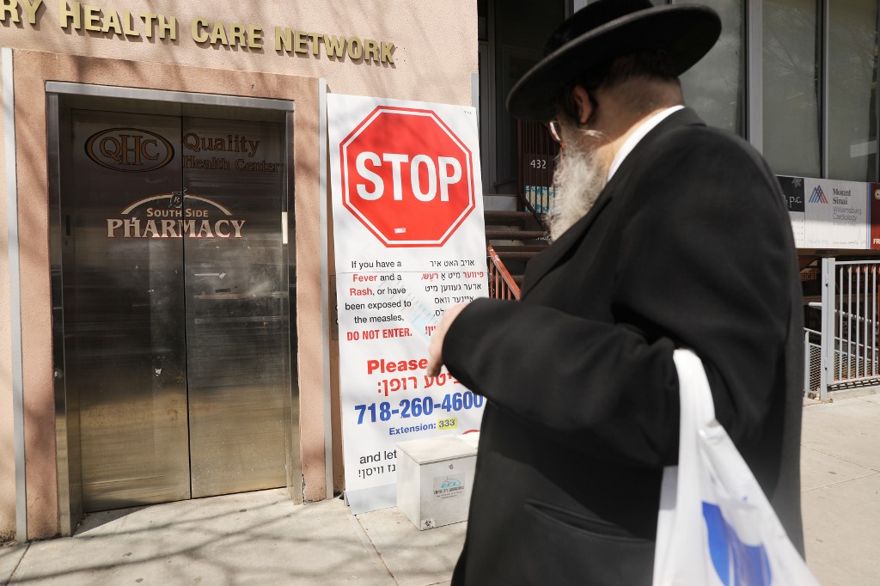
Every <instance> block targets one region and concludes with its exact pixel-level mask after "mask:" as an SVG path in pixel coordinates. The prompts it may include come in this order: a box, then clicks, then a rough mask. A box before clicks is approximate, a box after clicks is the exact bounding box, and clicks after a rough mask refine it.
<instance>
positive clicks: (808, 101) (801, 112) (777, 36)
mask: <svg viewBox="0 0 880 586" xmlns="http://www.w3.org/2000/svg"><path fill="white" fill-rule="evenodd" d="M816 4H817V2H816V0H764V156H765V157H766V158H767V161H768V162H769V163H770V166H771V167H772V168H773V170H774V171H775V172H776V173H777V174H779V175H795V176H799V177H819V176H821V174H822V169H821V164H820V154H819V152H820V148H819V125H820V117H819V75H818V72H819V68H818V66H817V64H818V57H817V55H818V50H817V46H818V45H817V39H818V27H817V22H818V20H817V7H816Z"/></svg>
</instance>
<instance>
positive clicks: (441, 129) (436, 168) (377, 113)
mask: <svg viewBox="0 0 880 586" xmlns="http://www.w3.org/2000/svg"><path fill="white" fill-rule="evenodd" d="M339 156H340V158H341V163H342V164H341V168H342V204H343V205H344V206H345V208H346V209H347V210H348V211H350V212H351V213H352V214H354V216H355V217H356V218H357V219H358V220H359V221H360V222H361V223H362V224H363V225H364V226H366V228H367V229H368V230H369V231H370V232H372V233H373V234H374V235H375V236H376V237H377V238H378V239H379V240H381V241H382V243H383V244H385V246H387V247H400V246H424V247H430V246H443V245H444V244H445V243H446V241H447V240H449V238H450V237H451V236H452V235H453V234H454V233H455V231H456V230H457V229H458V227H459V226H461V224H462V222H464V220H465V219H466V218H467V217H468V215H469V214H470V213H471V212H472V211H473V210H474V207H475V206H474V177H473V160H472V156H471V152H470V150H468V148H467V147H466V146H465V145H464V143H463V142H462V141H461V140H460V139H459V138H458V137H457V136H456V135H455V134H454V133H453V132H452V130H451V129H450V128H449V127H448V126H446V124H444V123H443V121H442V120H440V118H439V117H438V116H437V114H436V113H434V112H433V111H431V110H418V109H414V108H400V107H394V106H379V107H377V108H376V109H375V110H373V111H372V112H370V114H369V115H368V116H367V117H366V118H364V119H363V120H362V121H361V122H360V124H358V125H357V126H356V127H355V129H354V130H352V131H351V133H349V135H348V136H346V137H345V138H344V139H343V140H342V142H341V143H340V144H339Z"/></svg>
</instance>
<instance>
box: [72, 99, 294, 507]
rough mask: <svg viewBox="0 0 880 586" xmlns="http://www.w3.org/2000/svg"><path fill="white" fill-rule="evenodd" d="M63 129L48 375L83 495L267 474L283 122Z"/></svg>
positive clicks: (278, 469) (144, 497) (93, 114)
mask: <svg viewBox="0 0 880 586" xmlns="http://www.w3.org/2000/svg"><path fill="white" fill-rule="evenodd" d="M64 126H65V128H66V129H67V134H66V136H64V137H63V140H64V141H65V142H66V143H67V145H68V149H67V151H66V152H67V154H66V156H63V157H62V174H61V176H62V196H61V213H62V218H63V219H62V222H63V226H62V230H63V255H64V257H63V263H62V266H63V282H64V296H63V298H64V307H63V315H64V317H63V319H64V338H65V342H64V343H65V362H66V365H65V371H66V372H65V377H66V385H67V389H68V395H70V396H75V397H76V399H77V401H78V412H79V437H80V442H79V451H80V454H79V462H80V463H81V471H80V472H81V479H82V502H83V508H84V510H86V511H96V510H106V509H112V508H119V507H125V506H132V505H141V504H149V503H158V502H167V501H174V500H180V499H186V498H191V497H202V496H210V495H217V494H226V493H232V492H241V491H248V490H256V489H264V488H271V487H279V486H283V485H284V484H285V470H284V464H285V447H284V441H285V408H284V406H285V400H289V395H286V394H287V393H289V392H290V376H291V372H290V371H291V368H290V334H289V332H290V329H289V328H290V311H289V300H288V290H289V289H288V278H289V277H288V268H287V261H286V255H285V246H284V245H285V242H284V238H285V236H284V234H283V233H282V232H283V227H282V221H281V218H282V217H283V215H282V212H284V211H285V209H286V201H287V197H286V194H285V189H286V174H287V166H286V156H285V152H286V150H285V146H284V135H285V133H284V128H283V126H282V124H280V123H279V122H272V121H265V120H262V121H261V120H247V119H242V118H241V117H238V116H236V113H235V112H227V113H226V114H225V115H224V116H222V117H218V118H200V117H187V116H164V115H153V114H131V113H126V112H107V111H92V110H72V111H71V112H70V114H69V123H68V124H66V125H64ZM287 431H288V432H289V430H287Z"/></svg>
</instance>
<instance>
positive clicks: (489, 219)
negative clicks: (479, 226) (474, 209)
mask: <svg viewBox="0 0 880 586" xmlns="http://www.w3.org/2000/svg"><path fill="white" fill-rule="evenodd" d="M485 216H486V223H487V224H514V223H516V224H524V223H526V222H529V221H532V220H534V219H535V216H533V215H532V213H531V212H518V211H514V210H486V213H485Z"/></svg>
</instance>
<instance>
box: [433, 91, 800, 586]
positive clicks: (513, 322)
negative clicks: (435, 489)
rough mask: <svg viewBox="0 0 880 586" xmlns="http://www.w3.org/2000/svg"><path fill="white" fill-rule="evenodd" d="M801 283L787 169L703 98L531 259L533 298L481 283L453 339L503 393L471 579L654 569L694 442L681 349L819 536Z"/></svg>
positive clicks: (771, 492)
mask: <svg viewBox="0 0 880 586" xmlns="http://www.w3.org/2000/svg"><path fill="white" fill-rule="evenodd" d="M801 328H802V307H801V293H800V283H799V279H798V270H797V266H796V256H795V250H794V242H793V238H792V233H791V225H790V223H789V219H788V213H787V210H786V206H785V204H784V200H783V195H782V192H781V190H780V188H779V185H778V183H777V181H776V178H775V177H774V175H773V173H772V172H771V171H770V169H769V168H768V166H767V165H766V163H765V162H764V160H763V159H762V158H761V156H760V155H759V154H758V153H757V152H756V151H755V150H754V149H753V148H752V147H751V146H750V145H749V144H747V143H746V142H744V141H742V140H740V139H739V138H737V137H735V136H733V135H731V134H729V133H726V132H724V131H721V130H717V129H714V128H709V127H707V126H706V125H705V124H703V122H702V121H701V120H700V119H699V118H698V117H697V116H696V114H695V113H694V112H693V111H692V110H689V109H687V108H686V109H684V110H680V111H678V112H676V113H674V114H672V115H671V116H669V117H668V118H666V119H665V120H664V121H663V122H661V123H660V124H659V125H658V126H657V127H656V128H654V129H653V130H652V131H651V132H650V133H649V134H647V135H646V136H645V137H644V138H643V139H642V140H641V141H640V142H639V143H638V144H637V145H636V147H635V149H634V150H633V151H632V152H631V153H630V154H629V156H628V157H626V159H624V161H623V163H622V165H621V166H620V168H619V169H618V170H617V172H616V174H615V175H614V176H613V177H612V179H611V180H610V181H609V182H608V184H607V186H606V187H605V189H604V190H603V191H602V193H601V194H600V196H599V198H598V200H597V201H596V204H595V205H594V206H593V208H592V209H591V210H590V212H589V213H588V214H587V215H586V216H585V217H584V218H582V219H581V220H580V221H578V222H577V223H576V224H574V225H573V226H572V227H571V228H570V229H569V230H568V231H567V232H565V233H564V234H563V235H562V236H561V237H560V238H559V239H558V240H557V241H556V242H554V243H553V244H552V245H551V246H550V247H549V248H548V249H547V250H546V251H544V252H543V253H542V254H540V255H539V256H537V257H535V258H534V259H533V260H532V261H531V263H530V264H529V267H528V271H527V273H526V276H525V284H524V294H523V298H522V301H521V302H519V303H514V302H505V301H498V300H489V299H481V300H477V301H475V302H473V303H471V304H470V305H469V306H468V307H467V308H466V309H465V310H464V311H463V312H462V313H461V314H460V315H459V317H458V318H457V319H456V320H455V322H454V323H453V325H452V327H451V328H450V330H449V332H448V334H447V337H446V339H445V342H444V345H443V358H444V362H445V363H446V365H447V367H448V368H449V370H450V372H451V373H452V374H453V375H455V376H456V377H457V378H458V379H459V380H461V382H462V383H464V384H465V385H467V386H468V387H469V388H471V389H473V390H474V391H476V392H479V393H481V394H483V395H485V396H486V397H487V398H488V401H487V406H486V410H485V414H484V417H483V423H482V433H481V437H480V445H479V453H478V458H477V470H476V478H475V482H474V490H473V497H472V500H471V505H470V519H469V525H468V528H467V540H466V543H465V547H464V550H463V552H462V555H461V558H460V559H459V563H458V566H457V567H456V572H455V575H454V579H453V583H454V584H468V585H473V586H486V585H490V584H505V585H510V584H553V585H560V584H590V585H592V584H608V585H615V586H620V585H639V584H650V582H651V571H652V564H653V547H654V543H653V539H654V536H655V533H656V523H657V510H658V502H659V495H660V479H661V475H662V468H663V466H664V465H670V464H674V463H675V462H676V461H677V458H678V420H679V400H678V382H677V376H676V373H675V368H674V365H673V361H672V352H673V350H674V349H675V348H676V347H688V348H691V349H693V350H694V351H695V352H696V353H697V354H698V355H699V356H700V357H701V358H702V360H703V362H704V364H705V367H706V370H707V374H708V377H709V381H710V385H711V388H712V394H713V398H714V402H715V409H716V415H717V418H718V420H719V421H720V422H721V423H722V424H723V425H724V427H725V428H726V429H727V431H728V433H729V434H730V435H731V437H732V438H733V440H734V442H735V444H736V445H737V447H738V448H739V450H740V452H741V453H742V454H743V456H744V457H745V459H746V461H747V462H748V463H749V465H750V467H751V469H752V471H753V472H754V473H755V475H756V477H757V478H758V480H759V482H760V483H761V485H762V487H763V489H764V491H765V493H766V494H767V496H768V498H769V499H770V502H771V503H772V504H773V506H774V508H775V510H776V512H777V514H778V515H779V517H780V519H781V521H782V523H783V525H784V526H785V528H786V529H787V531H788V533H789V536H790V538H791V539H792V541H793V542H794V543H795V544H796V545H797V546H798V547H799V548H800V549H801V550H802V549H803V544H802V541H803V536H802V529H801V516H800V474H799V469H800V468H799V453H800V446H799V441H800V429H801V408H802V392H803V391H802V388H803V387H802V379H803V343H802V329H801Z"/></svg>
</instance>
